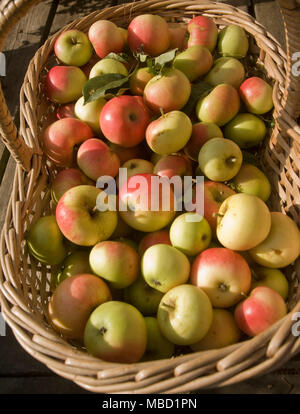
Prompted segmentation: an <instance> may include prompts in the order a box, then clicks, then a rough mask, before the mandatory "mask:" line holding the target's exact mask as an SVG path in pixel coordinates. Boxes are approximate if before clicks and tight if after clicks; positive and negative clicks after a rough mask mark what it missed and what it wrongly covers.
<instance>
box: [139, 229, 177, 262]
mask: <svg viewBox="0 0 300 414" xmlns="http://www.w3.org/2000/svg"><path fill="white" fill-rule="evenodd" d="M155 244H168V245H169V246H171V245H172V243H171V240H170V236H169V231H168V230H158V231H154V232H152V233H148V234H146V235H145V236H144V237H143V238H142V239H141V241H140V243H139V248H138V250H139V254H140V256H143V254H144V253H145V251H146V250H147V249H148V248H149V247H151V246H154V245H155Z"/></svg>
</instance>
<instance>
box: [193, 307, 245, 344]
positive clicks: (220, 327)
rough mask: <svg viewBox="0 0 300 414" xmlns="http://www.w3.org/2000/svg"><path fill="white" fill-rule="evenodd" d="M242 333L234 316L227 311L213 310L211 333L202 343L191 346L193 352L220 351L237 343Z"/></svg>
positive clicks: (209, 332)
mask: <svg viewBox="0 0 300 414" xmlns="http://www.w3.org/2000/svg"><path fill="white" fill-rule="evenodd" d="M240 337H241V331H240V329H239V328H238V326H237V324H236V322H235V319H234V316H233V314H232V313H231V312H230V311H228V310H226V309H213V320H212V324H211V326H210V328H209V331H208V332H207V334H206V335H205V336H204V338H203V339H201V341H199V342H197V343H195V344H193V345H191V348H192V350H193V351H195V352H196V351H206V350H208V349H219V348H223V347H225V346H229V345H232V344H235V343H237V342H238V341H239V340H240Z"/></svg>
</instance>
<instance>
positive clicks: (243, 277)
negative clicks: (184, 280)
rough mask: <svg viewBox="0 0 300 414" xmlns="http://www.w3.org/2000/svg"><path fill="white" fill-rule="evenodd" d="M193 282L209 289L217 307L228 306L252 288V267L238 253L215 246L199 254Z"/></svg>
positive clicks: (207, 291)
mask: <svg viewBox="0 0 300 414" xmlns="http://www.w3.org/2000/svg"><path fill="white" fill-rule="evenodd" d="M190 282H191V283H192V284H193V285H195V286H198V287H199V288H201V289H203V290H204V292H206V294H207V295H208V297H209V299H210V300H211V303H212V305H213V306H214V307H216V308H229V307H231V306H233V305H235V304H236V303H238V302H239V301H241V300H242V299H243V298H244V296H245V295H246V294H247V293H248V292H249V290H250V286H251V271H250V268H249V266H248V263H247V262H246V260H245V259H244V258H243V257H242V256H241V255H240V254H239V253H237V252H234V251H233V250H230V249H227V248H224V247H215V248H210V249H207V250H204V251H203V252H201V253H200V254H199V255H198V256H197V257H196V259H195V260H194V262H193V265H192V269H191V277H190Z"/></svg>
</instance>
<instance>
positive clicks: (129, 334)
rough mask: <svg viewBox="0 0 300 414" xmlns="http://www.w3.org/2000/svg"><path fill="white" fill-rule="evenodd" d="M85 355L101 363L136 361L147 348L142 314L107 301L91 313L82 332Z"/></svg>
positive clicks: (124, 305) (122, 304) (125, 305)
mask: <svg viewBox="0 0 300 414" xmlns="http://www.w3.org/2000/svg"><path fill="white" fill-rule="evenodd" d="M84 344H85V347H86V348H87V352H88V353H89V354H92V355H94V356H96V357H98V358H101V359H102V360H104V361H110V362H120V363H128V364H130V363H133V362H137V361H139V360H140V359H141V358H142V356H143V354H144V353H145V350H146V346H147V328H146V323H145V319H144V317H143V316H142V314H141V313H140V312H139V311H138V310H137V309H136V308H135V307H134V306H132V305H129V304H128V303H124V302H119V301H110V302H106V303H103V304H102V305H100V306H98V307H97V308H96V309H95V310H94V311H93V312H92V314H91V316H90V317H89V319H88V322H87V324H86V328H85V331H84Z"/></svg>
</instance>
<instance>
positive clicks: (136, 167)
mask: <svg viewBox="0 0 300 414" xmlns="http://www.w3.org/2000/svg"><path fill="white" fill-rule="evenodd" d="M121 168H126V170H127V178H130V177H132V176H133V175H136V174H148V173H149V174H151V173H153V164H152V162H150V161H147V160H144V159H142V158H134V159H131V160H128V161H126V162H124V164H123V165H121ZM117 185H118V186H119V180H117Z"/></svg>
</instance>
